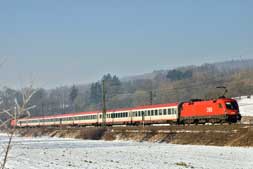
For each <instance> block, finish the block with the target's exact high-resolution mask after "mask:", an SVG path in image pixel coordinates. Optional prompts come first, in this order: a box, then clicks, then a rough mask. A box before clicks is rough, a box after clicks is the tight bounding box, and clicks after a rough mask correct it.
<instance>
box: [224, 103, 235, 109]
mask: <svg viewBox="0 0 253 169" xmlns="http://www.w3.org/2000/svg"><path fill="white" fill-rule="evenodd" d="M226 107H227V109H230V110H238V104H237V103H236V102H226Z"/></svg>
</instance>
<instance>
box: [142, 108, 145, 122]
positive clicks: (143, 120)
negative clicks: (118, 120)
mask: <svg viewBox="0 0 253 169" xmlns="http://www.w3.org/2000/svg"><path fill="white" fill-rule="evenodd" d="M141 117H142V124H143V125H144V124H145V111H141Z"/></svg>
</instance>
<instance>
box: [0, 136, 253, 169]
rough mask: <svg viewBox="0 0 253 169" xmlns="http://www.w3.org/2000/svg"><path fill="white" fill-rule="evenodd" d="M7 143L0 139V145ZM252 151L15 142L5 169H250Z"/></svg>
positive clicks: (34, 140) (64, 141)
mask: <svg viewBox="0 0 253 169" xmlns="http://www.w3.org/2000/svg"><path fill="white" fill-rule="evenodd" d="M6 141H7V139H6V138H5V137H4V136H0V144H1V145H3V144H4V143H5V142H6ZM252 157H253V148H232V147H208V146H189V145H186V146H183V145H172V144H155V143H136V142H121V141H116V142H106V141H85V140H72V139H59V138H46V137H45V138H31V139H29V138H15V139H14V141H13V147H12V150H11V153H10V158H9V160H8V164H7V167H8V169H48V168H50V169H86V168H87V169H95V168H96V169H103V168H104V169H120V168H122V169H128V168H129V169H130V168H132V169H141V168H143V169H149V168H150V169H163V168H164V169H165V168H166V169H168V168H172V169H173V168H178V169H179V168H182V169H183V168H196V169H198V168H199V169H206V168H210V169H212V168H217V169H221V168H222V169H226V168H227V169H234V168H235V169H236V168H237V169H240V168H243V169H247V168H248V169H252V168H253V160H252Z"/></svg>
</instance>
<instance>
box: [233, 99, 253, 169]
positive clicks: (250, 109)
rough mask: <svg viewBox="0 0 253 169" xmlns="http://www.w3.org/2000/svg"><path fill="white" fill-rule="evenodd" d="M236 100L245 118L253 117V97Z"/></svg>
mask: <svg viewBox="0 0 253 169" xmlns="http://www.w3.org/2000/svg"><path fill="white" fill-rule="evenodd" d="M236 100H237V101H238V104H239V107H240V112H241V114H242V115H243V116H253V96H251V97H250V98H248V97H247V96H242V97H240V98H236ZM252 168H253V167H252Z"/></svg>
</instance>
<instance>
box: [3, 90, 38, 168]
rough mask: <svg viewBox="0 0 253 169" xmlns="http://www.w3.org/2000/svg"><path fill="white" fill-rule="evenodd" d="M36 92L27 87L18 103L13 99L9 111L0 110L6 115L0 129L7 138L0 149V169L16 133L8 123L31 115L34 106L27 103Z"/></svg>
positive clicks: (5, 161) (4, 163)
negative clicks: (5, 133)
mask: <svg viewBox="0 0 253 169" xmlns="http://www.w3.org/2000/svg"><path fill="white" fill-rule="evenodd" d="M36 92H37V90H35V89H33V86H32V85H31V86H29V87H27V88H24V89H22V90H21V93H22V101H21V102H18V100H17V98H15V100H14V102H15V105H13V106H12V107H10V108H9V109H2V110H1V111H0V114H3V115H6V116H7V119H6V120H4V121H2V120H0V128H1V129H3V130H4V131H5V132H7V136H8V142H7V143H6V144H5V145H3V147H2V149H3V152H2V154H0V156H1V157H2V158H1V162H0V168H1V169H5V166H6V163H7V160H8V155H9V152H10V150H11V147H12V139H13V136H14V134H15V132H16V127H11V126H10V122H11V121H12V120H15V121H16V120H17V119H18V118H21V117H22V118H25V117H29V116H30V115H31V113H30V110H31V109H33V108H35V107H36V106H35V105H32V106H29V102H30V100H31V98H32V96H33V95H34V94H35V93H36Z"/></svg>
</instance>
